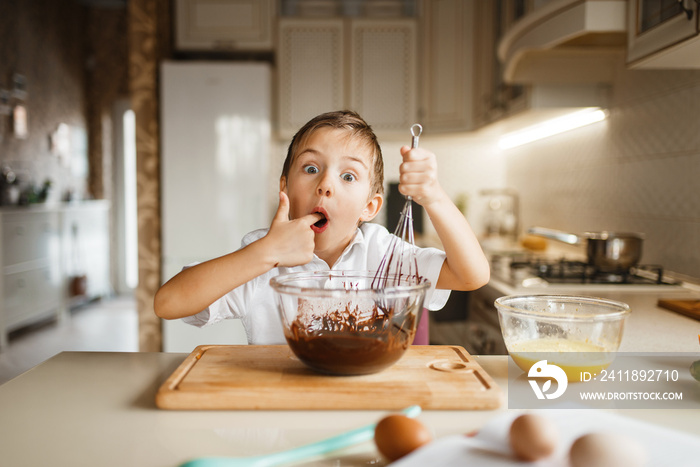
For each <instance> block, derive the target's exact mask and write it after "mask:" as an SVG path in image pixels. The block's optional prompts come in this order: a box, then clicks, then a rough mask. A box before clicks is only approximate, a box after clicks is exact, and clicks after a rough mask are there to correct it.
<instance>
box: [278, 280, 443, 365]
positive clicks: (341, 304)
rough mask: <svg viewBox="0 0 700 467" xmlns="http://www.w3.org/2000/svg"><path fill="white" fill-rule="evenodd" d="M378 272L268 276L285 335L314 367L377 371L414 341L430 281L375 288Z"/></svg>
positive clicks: (302, 356)
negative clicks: (374, 280) (373, 283)
mask: <svg viewBox="0 0 700 467" xmlns="http://www.w3.org/2000/svg"><path fill="white" fill-rule="evenodd" d="M373 279H374V272H366V271H325V272H324V271H315V272H299V273H291V274H283V275H280V276H277V277H274V278H272V279H271V280H270V285H271V286H272V288H273V289H274V290H275V292H276V297H277V307H278V310H279V316H280V319H281V320H282V326H283V328H284V335H285V338H286V339H287V343H288V344H289V347H290V348H291V349H292V351H293V352H294V354H295V355H296V356H297V357H298V358H299V360H301V361H302V362H303V363H305V364H306V365H307V366H309V367H310V368H312V369H314V370H316V371H319V372H322V373H327V374H333V375H361V374H369V373H377V372H379V371H381V370H383V369H385V368H388V367H389V366H391V365H393V364H394V363H396V362H397V361H398V360H399V359H400V358H401V357H402V356H403V354H404V352H405V351H406V349H407V348H408V346H409V345H410V344H411V343H412V342H413V338H414V336H415V333H416V326H417V324H418V321H419V320H420V315H421V312H422V310H423V301H424V299H425V293H426V292H427V290H428V288H429V287H430V282H429V281H427V280H425V279H424V280H422V281H421V282H419V283H418V284H414V282H415V279H412V280H411V283H410V284H409V283H408V281H406V280H402V281H400V282H399V285H397V286H392V287H386V288H382V289H377V288H372V286H371V284H372V280H373Z"/></svg>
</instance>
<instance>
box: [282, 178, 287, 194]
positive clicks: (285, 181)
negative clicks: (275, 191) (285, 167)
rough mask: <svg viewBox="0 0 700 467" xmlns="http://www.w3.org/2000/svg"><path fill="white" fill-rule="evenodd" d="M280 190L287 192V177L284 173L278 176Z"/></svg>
mask: <svg viewBox="0 0 700 467" xmlns="http://www.w3.org/2000/svg"><path fill="white" fill-rule="evenodd" d="M280 191H284V192H285V193H286V192H287V177H285V176H284V175H282V176H281V177H280Z"/></svg>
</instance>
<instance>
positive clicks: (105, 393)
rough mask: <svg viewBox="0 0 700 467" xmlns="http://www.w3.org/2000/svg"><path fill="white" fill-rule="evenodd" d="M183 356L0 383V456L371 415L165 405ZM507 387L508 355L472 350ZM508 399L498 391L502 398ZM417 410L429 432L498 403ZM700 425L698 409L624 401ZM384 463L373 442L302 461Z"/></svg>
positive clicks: (31, 457) (100, 460) (286, 429)
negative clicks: (161, 395) (164, 386)
mask: <svg viewBox="0 0 700 467" xmlns="http://www.w3.org/2000/svg"><path fill="white" fill-rule="evenodd" d="M185 357H186V355H185V354H173V353H106V352H64V353H61V354H59V355H57V356H55V357H53V358H51V359H49V360H47V361H46V362H44V363H42V364H40V365H38V366H37V367H35V368H33V369H32V370H30V371H28V372H26V373H24V374H22V375H20V376H18V377H17V378H15V379H13V380H11V381H9V382H7V383H5V384H3V385H2V386H0V414H2V416H1V417H0V458H1V459H2V464H3V465H11V466H23V465H26V466H37V465H51V466H68V465H70V466H81V465H85V466H101V467H108V466H119V467H124V466H176V465H178V464H180V463H182V462H184V461H187V460H190V459H192V458H197V457H201V456H217V455H218V456H242V455H255V454H262V453H269V452H274V451H278V450H283V449H288V448H292V447H297V446H300V445H303V444H307V443H311V442H315V441H319V440H321V439H324V438H327V437H329V436H333V435H336V434H339V433H342V432H345V431H347V430H350V429H354V428H358V427H360V426H364V425H366V424H369V423H374V422H377V421H378V420H379V419H381V417H382V416H384V414H385V413H384V412H380V411H165V410H159V409H157V408H156V406H155V403H154V397H155V393H156V390H157V389H158V387H159V386H160V384H161V383H162V382H163V381H164V380H165V379H166V378H167V376H168V375H170V374H171V373H172V372H173V371H174V370H175V368H176V367H177V366H178V365H179V364H180V363H181V362H182V360H183V359H184V358H185ZM476 359H477V361H478V362H479V363H480V364H481V365H482V367H483V368H484V369H485V370H486V371H487V372H488V373H489V374H490V375H491V376H492V377H493V378H494V379H495V381H496V382H497V384H498V385H499V386H500V387H501V388H502V389H503V390H504V392H506V393H507V391H508V380H507V373H508V372H507V357H505V356H491V357H476ZM506 400H507V399H506ZM506 410H507V409H506V408H502V409H499V410H495V411H426V412H423V413H422V414H421V416H420V420H421V421H422V422H423V423H424V424H425V425H426V426H428V427H429V428H430V429H431V430H432V431H433V434H434V436H435V437H443V436H447V435H450V434H462V433H469V432H471V431H473V430H476V429H479V428H480V427H482V426H483V425H484V424H485V423H486V422H487V421H489V420H491V419H493V417H496V416H498V415H499V414H503V413H505V412H506ZM620 412H621V413H623V414H624V415H628V416H630V417H633V418H635V419H642V420H647V421H651V422H653V423H658V424H660V425H664V426H667V427H670V428H674V429H677V430H682V431H686V432H689V433H692V434H694V435H696V436H697V435H700V424H698V423H697V420H698V417H699V416H700V410H625V411H620ZM368 464H372V465H384V461H382V460H380V457H379V454H378V453H377V451H376V449H375V447H374V445H373V443H372V442H366V443H363V444H361V445H358V446H356V447H354V448H349V449H346V450H343V451H340V452H336V453H332V454H329V455H327V456H326V457H324V458H317V459H316V460H314V461H313V462H311V463H304V464H303V465H307V466H308V465H336V466H337V465H368Z"/></svg>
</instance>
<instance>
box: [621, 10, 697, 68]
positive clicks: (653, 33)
mask: <svg viewBox="0 0 700 467" xmlns="http://www.w3.org/2000/svg"><path fill="white" fill-rule="evenodd" d="M698 14H700V3H698V2H697V1H695V0H680V1H679V0H655V1H651V0H629V2H628V18H629V21H628V24H629V30H628V39H627V42H628V48H627V63H628V65H629V66H630V67H632V68H669V69H673V68H677V69H681V68H700V35H699V32H700V29H699V26H698V25H699V24H700V23H699V22H698Z"/></svg>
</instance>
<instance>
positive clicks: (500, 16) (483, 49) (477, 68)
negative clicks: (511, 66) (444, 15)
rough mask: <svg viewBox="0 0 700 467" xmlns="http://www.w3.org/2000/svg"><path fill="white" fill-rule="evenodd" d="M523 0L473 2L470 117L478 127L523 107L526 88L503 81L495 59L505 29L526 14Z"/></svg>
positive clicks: (525, 5)
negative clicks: (473, 44)
mask: <svg viewBox="0 0 700 467" xmlns="http://www.w3.org/2000/svg"><path fill="white" fill-rule="evenodd" d="M526 7H527V3H526V2H524V1H523V0H519V1H518V0H491V1H488V2H476V6H475V10H476V12H475V18H476V24H475V25H474V28H475V31H476V37H477V38H478V42H477V43H476V44H475V48H476V50H475V65H474V74H473V76H474V109H475V112H474V120H475V126H476V127H480V126H483V125H486V124H488V123H491V122H494V121H496V120H498V119H500V118H504V117H507V116H508V115H510V114H512V113H514V112H517V111H520V110H523V109H524V108H525V107H526V105H527V102H526V101H527V88H526V87H524V86H520V85H511V84H507V83H505V81H504V79H503V72H504V65H503V64H502V63H501V62H500V61H499V60H498V58H497V54H496V49H497V47H498V42H499V40H500V39H501V37H502V36H503V34H504V33H505V32H506V31H507V30H508V28H509V27H510V26H511V25H512V24H514V23H515V22H516V21H517V20H518V19H520V18H521V17H522V16H523V15H525V14H526V13H527V8H526Z"/></svg>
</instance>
